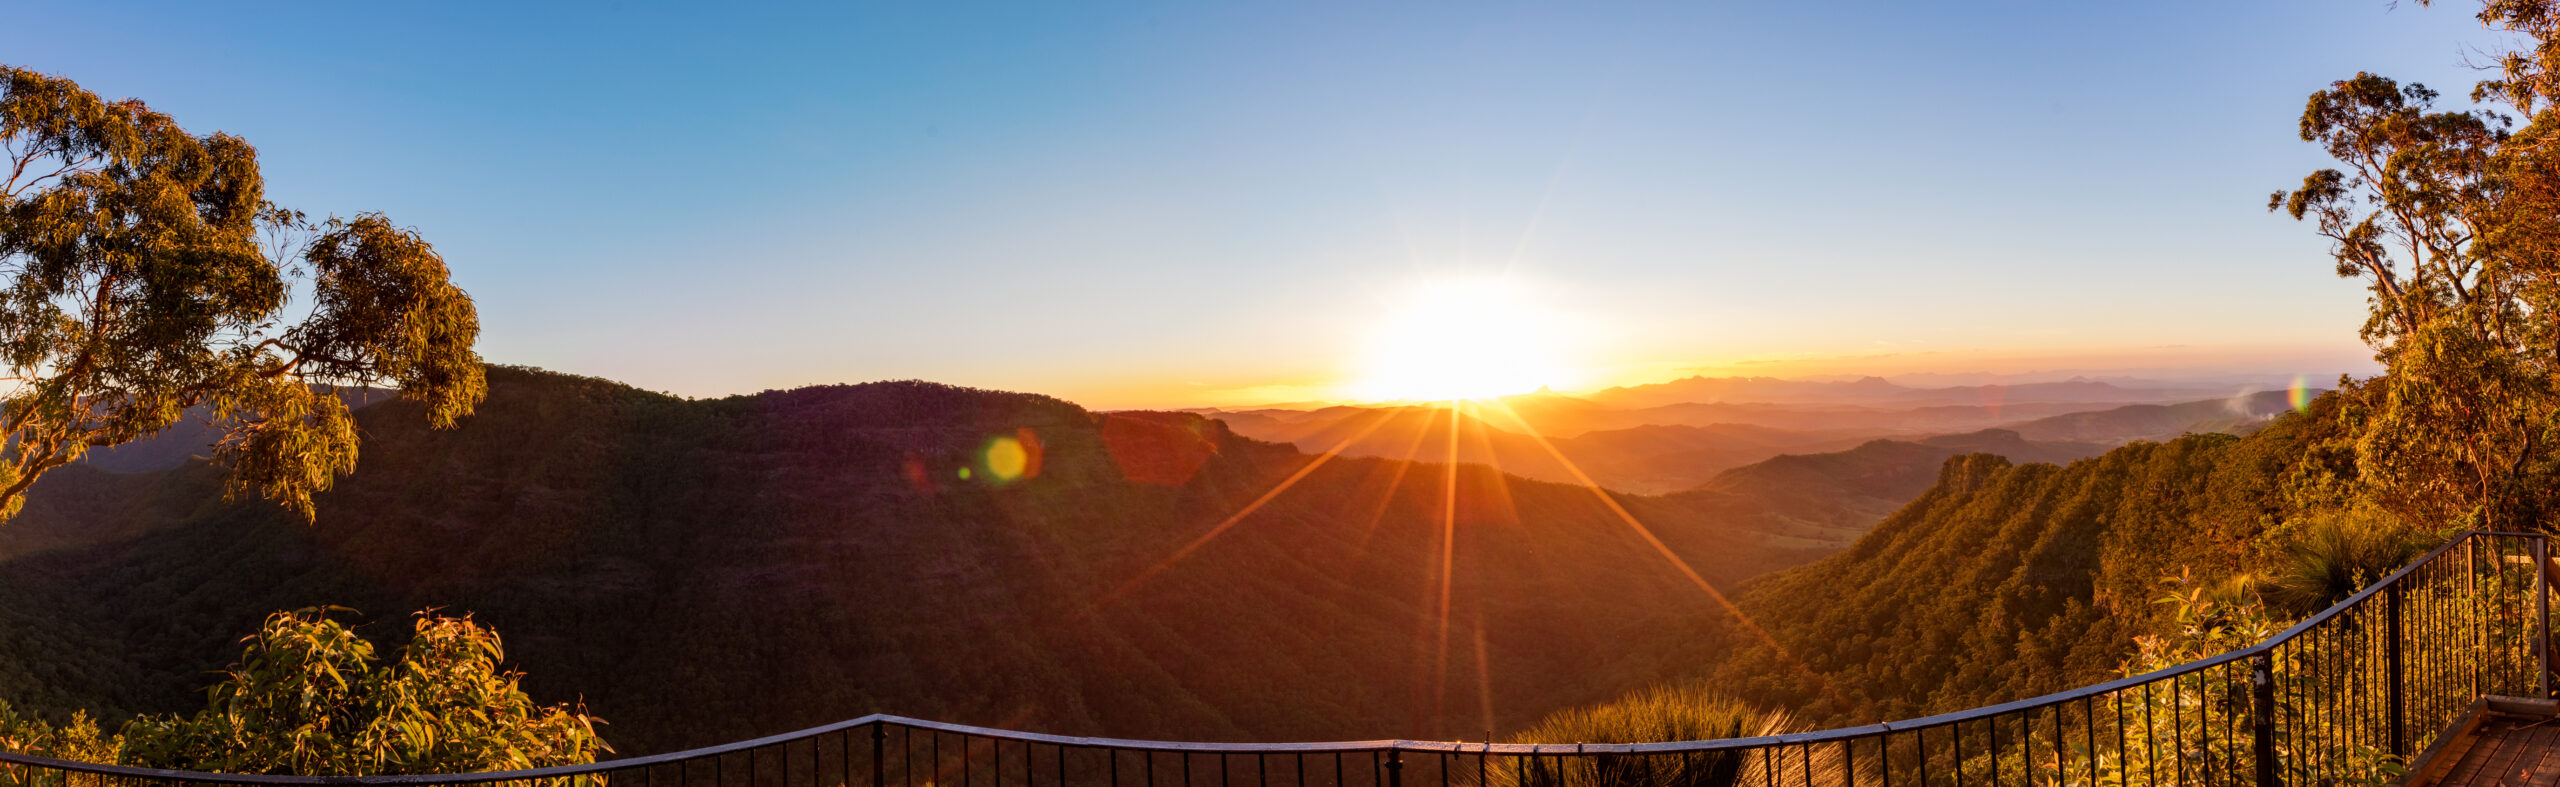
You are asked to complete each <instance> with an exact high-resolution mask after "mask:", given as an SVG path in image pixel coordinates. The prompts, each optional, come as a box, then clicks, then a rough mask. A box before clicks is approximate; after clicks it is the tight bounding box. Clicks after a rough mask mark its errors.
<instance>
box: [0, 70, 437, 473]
mask: <svg viewBox="0 0 2560 787" xmlns="http://www.w3.org/2000/svg"><path fill="white" fill-rule="evenodd" d="M0 156H5V159H0V285H5V289H0V367H5V368H0V438H5V440H6V448H5V449H0V520H5V519H7V518H9V517H12V516H14V515H15V514H16V513H17V511H18V510H19V508H20V506H21V505H22V504H23V503H24V502H25V499H26V492H27V488H28V487H29V485H31V484H33V483H35V481H36V479H37V478H39V477H40V476H42V475H43V474H44V473H45V472H46V471H47V470H51V469H53V468H56V467H60V466H62V465H64V464H68V463H70V462H73V461H76V460H78V459H79V458H80V457H81V456H82V454H83V453H85V452H87V451H89V450H91V449H95V448H100V447H105V446H113V445H117V444H120V443H124V442H127V441H131V440H135V439H138V438H143V437H147V436H150V435H152V434H155V433H158V432H160V431H161V430H164V429H166V428H168V427H170V426H171V425H173V424H176V423H178V422H179V421H180V420H181V419H183V418H186V417H188V416H187V414H188V413H189V411H190V410H191V409H193V410H196V411H197V412H200V413H205V414H207V415H208V416H209V417H210V418H211V419H213V423H215V424H217V425H218V426H219V427H220V428H221V432H222V436H221V438H220V440H219V442H218V443H217V444H216V446H215V450H214V453H215V458H216V460H217V461H219V462H221V463H223V464H225V465H226V466H228V468H229V469H230V476H229V478H230V480H229V484H228V491H229V492H230V493H232V494H234V495H241V494H256V495H259V496H262V497H265V498H268V499H271V500H275V501H278V502H280V503H282V504H283V505H285V506H286V507H288V508H290V509H292V510H295V511H297V512H299V513H300V514H302V515H303V516H304V517H305V519H306V520H307V519H308V518H310V517H311V516H312V513H313V509H312V503H311V496H312V494H313V493H315V492H318V491H321V490H324V489H327V488H328V487H329V485H330V483H331V482H332V480H333V479H335V478H336V477H337V476H339V475H342V474H345V473H348V472H352V471H353V470H354V469H355V461H356V449H357V442H358V440H357V434H356V429H355V422H354V419H353V417H352V415H351V414H350V413H349V411H348V408H347V406H346V404H345V403H344V401H343V400H342V399H340V398H339V396H338V395H337V392H336V387H337V386H340V385H378V384H389V385H394V386H397V387H398V388H399V390H400V393H401V394H402V395H403V396H405V397H407V398H410V399H414V400H416V401H418V402H420V403H422V404H423V407H424V410H425V412H426V417H427V418H428V420H429V421H430V422H431V423H432V424H433V425H435V426H437V427H439V428H449V427H451V426H452V425H453V424H454V423H455V421H456V419H458V418H460V417H462V416H464V415H468V414H469V413H470V412H471V410H472V408H473V407H474V406H476V405H477V403H478V402H479V401H480V399H481V398H482V396H483V394H484V391H485V383H484V381H483V380H482V377H481V364H480V359H479V356H478V355H477V354H475V353H474V352H473V351H472V343H473V341H474V340H475V339H476V338H477V337H478V335H479V330H480V329H479V318H478V316H477V313H476V312H475V310H474V309H473V307H472V303H471V299H470V297H469V296H468V295H466V294H465V293H464V292H463V291H462V290H461V289H460V288H458V287H455V286H454V284H453V282H452V281H451V276H450V274H449V273H448V271H447V270H446V267H445V264H444V260H443V259H442V258H441V257H438V256H437V254H436V252H435V249H434V247H433V246H431V245H429V244H428V243H427V242H426V241H425V240H424V239H422V238H420V237H419V236H418V235H417V233H415V232H413V231H410V230H407V229H404V228H401V227H399V226H398V225H395V224H393V223H392V222H391V220H390V219H388V218H385V217H384V216H382V215H380V214H372V213H368V214H359V215H357V216H355V217H353V218H334V217H333V218H329V219H326V220H313V219H311V218H309V217H307V216H306V215H305V214H303V213H302V212H299V211H295V210H291V209H287V208H284V207H280V206H277V205H275V204H273V203H270V202H268V201H267V200H266V198H265V192H264V182H263V181H262V179H261V177H260V174H259V171H258V155H257V150H256V149H255V148H253V147H251V146H250V145H249V143H248V142H247V141H245V140H242V139H240V138H239V137H235V136H232V135H229V134H224V133H219V132H217V133H213V134H207V135H196V134H191V133H189V132H187V131H186V130H185V129H183V128H180V127H179V126H178V124H177V123H176V122H175V121H173V120H171V119H170V118H169V116H168V115H165V114H162V113H160V112H156V111H153V110H152V109H150V108H149V107H147V106H145V105H144V104H143V103H142V102H141V101H139V100H135V99H124V100H119V101H108V100H104V99H101V98H99V97H98V96H97V95H96V94H94V93H91V92H90V91H88V90H86V89H83V88H81V87H80V86H79V85H78V84H75V83H73V82H72V81H71V80H68V79H63V78H60V77H55V76H49V75H45V74H39V73H36V72H33V71H29V70H26V69H22V68H14V67H7V66H0ZM297 295H301V296H302V298H301V299H300V300H303V302H300V303H297V300H298V299H297V297H296V296H297Z"/></svg>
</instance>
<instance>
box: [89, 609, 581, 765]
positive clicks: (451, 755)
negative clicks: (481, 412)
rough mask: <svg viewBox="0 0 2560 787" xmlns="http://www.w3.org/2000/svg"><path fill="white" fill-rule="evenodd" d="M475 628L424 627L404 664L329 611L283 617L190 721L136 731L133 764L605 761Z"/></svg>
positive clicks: (251, 643) (438, 622) (132, 731)
mask: <svg viewBox="0 0 2560 787" xmlns="http://www.w3.org/2000/svg"><path fill="white" fill-rule="evenodd" d="M504 657H505V651H504V649H503V648H502V646H501V645H500V642H499V639H498V635H497V634H496V633H495V632H492V631H490V630H488V629H486V628H482V627H481V626H479V625H478V624H475V623H473V622H472V621H471V619H470V618H468V617H462V618H450V617H442V616H436V615H432V614H422V615H420V616H419V617H418V620H417V623H416V628H415V632H414V635H413V636H412V638H411V639H410V641H409V643H408V645H407V646H405V647H404V648H402V650H401V653H400V656H399V658H398V660H396V661H393V662H391V663H388V664H385V663H382V662H381V661H379V660H378V659H376V658H375V656H374V652H373V646H372V645H371V644H370V643H367V642H366V641H365V640H364V639H363V638H361V637H358V636H357V635H356V634H355V632H354V631H352V630H350V629H348V628H347V627H346V626H344V625H341V624H340V623H338V622H337V621H335V620H332V619H330V618H329V617H328V616H327V613H326V612H325V611H322V610H303V611H300V612H292V613H277V614H275V615H272V616H269V617H268V618H267V622H266V625H265V626H264V627H263V628H262V629H261V630H260V631H259V632H258V633H257V634H256V635H255V636H252V637H250V638H249V639H248V640H247V647H246V648H245V649H244V650H243V651H242V652H241V656H240V663H239V664H238V665H236V666H234V667H233V668H232V669H231V670H230V671H229V672H228V674H227V675H226V676H225V678H224V680H223V681H222V682H221V683H218V684H215V685H214V686H213V687H212V688H211V689H210V690H208V691H207V703H206V708H205V709H204V710H203V711H201V712H198V713H197V714H195V715H194V716H192V717H188V718H183V719H182V718H171V717H143V718H140V719H136V720H135V721H134V722H133V723H131V724H129V725H127V726H126V728H125V730H124V732H123V734H122V735H123V737H122V741H121V749H120V755H119V756H120V758H121V761H123V762H125V763H127V764H135V765H145V766H151V767H163V768H180V769H190V770H212V771H221V772H227V773H273V774H288V773H289V774H306V775H370V774H411V773H467V772H474V771H490V770H515V769H524V768H538V767H546V766H552V765H569V764H576V763H585V762H593V761H594V760H595V756H596V754H598V753H600V752H609V751H611V750H612V749H611V748H610V747H607V746H606V745H605V744H604V741H603V739H602V738H601V737H599V736H597V734H596V732H595V725H596V724H597V723H598V722H597V721H596V720H595V719H594V718H593V717H590V716H588V715H586V714H585V712H584V709H583V708H576V707H570V706H539V705H536V704H534V702H533V700H532V699H531V698H529V697H527V696H526V695H525V693H524V692H523V690H522V689H520V688H518V687H517V685H516V684H517V681H518V679H519V678H520V677H521V675H520V674H519V673H514V672H509V671H506V670H505V669H503V668H502V667H501V666H500V663H501V661H502V660H503V659H504Z"/></svg>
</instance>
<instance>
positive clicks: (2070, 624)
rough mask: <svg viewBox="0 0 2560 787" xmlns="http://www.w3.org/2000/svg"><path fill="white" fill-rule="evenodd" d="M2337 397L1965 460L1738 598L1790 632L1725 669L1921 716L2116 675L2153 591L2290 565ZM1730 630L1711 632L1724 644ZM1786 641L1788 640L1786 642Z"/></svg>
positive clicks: (1740, 687) (1762, 690)
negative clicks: (2290, 547) (2236, 424)
mask: <svg viewBox="0 0 2560 787" xmlns="http://www.w3.org/2000/svg"><path fill="white" fill-rule="evenodd" d="M2337 409H2338V407H2337V402H2336V401H2334V399H2323V400H2322V401H2321V402H2320V404H2319V406H2317V407H2315V408H2314V409H2313V411H2312V412H2311V413H2308V414H2295V415H2288V416H2285V417H2282V418H2279V419H2277V420H2276V421H2274V422H2273V423H2272V424H2270V425H2269V426H2268V427H2267V428H2265V429H2262V430H2259V431H2257V432H2255V433H2253V434H2250V435H2248V436H2245V437H2235V436H2231V435H2226V434H2205V435H2192V436H2188V437H2183V438H2179V439H2177V440H2172V441H2169V442H2166V443H2151V442H2137V443H2134V444H2131V445H2127V446H2124V447H2121V448H2118V449H2115V450H2113V451H2110V452H2108V453H2106V454H2105V455H2103V456H2099V457H2097V458H2093V459H2087V460H2083V461H2078V462H2073V463H2071V464H2070V465H2068V466H2054V465H2049V464H2023V465H2021V464H2012V463H2010V462H2008V461H2006V460H2003V459H2000V458H1998V457H1994V456H1987V455H1979V454H1976V455H1968V456H1963V457H1958V458H1955V459H1951V460H1948V461H1947V462H1946V464H1945V466H1944V472H1943V474H1942V475H1941V477H1940V478H1939V479H1938V482H1937V484H1936V485H1935V486H1933V487H1931V488H1930V489H1929V490H1928V491H1927V492H1925V493H1923V494H1921V495H1920V496H1919V498H1918V499H1916V500H1913V501H1912V502H1911V503H1910V505H1908V506H1905V507H1904V508H1902V509H1901V510H1900V511H1897V512H1895V513H1894V514H1893V515H1891V516H1890V517H1888V518H1886V519H1885V520H1884V522H1883V523H1882V524H1880V525H1878V526H1877V527H1876V528H1875V529H1874V530H1873V531H1872V532H1870V533H1868V534H1867V535H1866V536H1865V537H1864V538H1862V539H1860V540H1859V541H1858V542H1857V544H1856V545H1855V546H1853V547H1852V548H1850V549H1849V550H1847V551H1845V552H1842V553H1840V554H1836V555H1833V556H1831V557H1829V558H1825V559H1823V560H1821V561H1817V562H1815V563H1812V564H1809V565H1805V566H1801V567H1798V568H1795V569H1791V570H1788V571H1784V572H1779V573H1776V574H1772V575H1769V576H1767V577H1764V578H1762V579H1761V580H1758V581H1755V582H1754V583H1752V585H1751V587H1750V588H1749V590H1748V591H1747V592H1746V593H1745V594H1744V597H1743V599H1742V602H1741V605H1742V608H1743V609H1744V611H1745V612H1746V613H1747V614H1748V615H1749V617H1750V618H1751V619H1752V620H1754V621H1756V622H1758V623H1759V624H1760V626H1761V628H1762V629H1763V630H1765V631H1766V632H1768V633H1769V634H1770V636H1771V637H1772V639H1773V640H1774V644H1775V645H1776V647H1772V646H1771V644H1770V643H1766V642H1759V641H1755V638H1753V637H1749V636H1745V635H1743V634H1741V633H1739V632H1737V631H1735V630H1733V629H1731V628H1730V627H1726V626H1723V625H1721V624H1714V625H1710V626H1706V627H1704V628H1708V629H1712V631H1700V632H1691V635H1692V637H1693V640H1694V641H1696V642H1701V643H1718V644H1720V645H1730V646H1732V647H1734V648H1736V649H1738V650H1739V651H1740V655H1739V656H1738V657H1735V658H1731V659H1725V660H1722V661H1721V662H1720V663H1719V664H1718V666H1717V668H1716V669H1715V679H1714V683H1715V684H1716V685H1718V686H1721V687H1724V688H1726V689H1728V690H1731V691H1735V692H1737V693H1740V694H1742V695H1744V696H1747V697H1750V698H1752V699H1754V700H1756V701H1759V702H1761V703H1764V704H1767V705H1770V706H1775V707H1791V708H1798V709H1801V711H1802V712H1804V713H1806V714H1808V715H1809V716H1811V717H1813V718H1817V719H1822V720H1826V721H1828V722H1832V723H1860V722H1866V721H1876V720H1883V719H1893V718H1909V717H1916V716H1922V715H1927V714H1930V713H1937V712H1943V711H1949V710H1957V709H1961V708H1966V707H1973V706H1978V705H1985V704H1991V703H1995V702H2002V701H2007V700H2011V699H2020V698H2025V697H2030V696H2035V695H2038V694H2043V693H2047V692H2051V691H2056V690H2060V689H2064V688H2068V687H2071V686H2076V685H2083V684H2087V683H2093V682H2098V681H2102V680H2105V679H2109V678H2112V677H2116V676H2119V675H2120V674H2121V672H2120V671H2119V670H2120V668H2121V667H2122V665H2123V663H2124V660H2125V659H2126V657H2127V656H2129V655H2130V654H2131V653H2132V650H2133V637H2134V636H2136V635H2138V634H2145V633H2157V632H2158V631H2160V630H2161V629H2162V628H2163V627H2164V626H2165V623H2164V622H2163V621H2164V619H2165V616H2166V615H2168V614H2169V611H2168V610H2167V609H2166V608H2164V607H2162V606H2161V605H2159V604H2157V603H2155V602H2156V601H2157V600H2158V599H2160V598H2162V597H2164V596H2166V595H2168V594H2169V593H2170V591H2171V590H2173V589H2174V588H2172V587H2169V586H2167V585H2166V584H2164V582H2165V581H2166V580H2170V579H2173V578H2176V577H2179V576H2180V575H2181V574H2182V573H2190V572H2191V573H2192V575H2193V576H2194V577H2197V578H2199V579H2200V581H2208V582H2210V581H2220V580H2224V579H2227V578H2230V577H2233V576H2236V575H2245V574H2252V573H2259V572H2264V571H2266V570H2268V569H2269V568H2270V567H2271V566H2272V565H2273V564H2274V563H2276V562H2278V558H2277V554H2278V553H2280V552H2281V548H2282V545H2283V544H2284V543H2286V541H2285V539H2286V538H2287V535H2288V531H2290V530H2293V529H2298V528H2299V527H2301V526H2302V523H2303V522H2305V521H2307V520H2309V519H2314V518H2317V517H2319V516H2324V514H2320V513H2317V512H2312V511H2306V510H2303V509H2302V507H2301V506H2300V505H2299V503H2298V502H2297V501H2299V500H2301V499H2303V497H2304V495H2302V494H2300V488H2301V487H2307V486H2316V485H2317V481H2316V479H2320V478H2323V477H2324V476H2326V475H2327V474H2328V473H2330V472H2332V471H2333V470H2334V469H2335V465H2334V463H2335V462H2336V461H2337V459H2338V458H2337V456H2336V455H2335V454H2334V453H2333V452H2330V451H2325V450H2321V448H2320V446H2321V444H2322V441H2323V440H2324V439H2326V438H2330V437H2334V436H2335V434H2336V433H2337V431H2338V426H2337V420H2336V411H2337ZM1710 647H1713V646H1710ZM1781 649H1783V655H1782V650H1781Z"/></svg>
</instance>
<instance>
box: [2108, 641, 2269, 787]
mask: <svg viewBox="0 0 2560 787" xmlns="http://www.w3.org/2000/svg"><path fill="white" fill-rule="evenodd" d="M2249 739H2250V743H2251V746H2250V751H2251V754H2253V755H2254V756H2255V757H2256V758H2257V760H2258V787H2283V785H2284V777H2283V776H2282V775H2280V771H2278V770H2277V768H2276V667H2275V655H2274V651H2273V650H2272V649H2270V650H2268V651H2266V652H2262V653H2259V654H2258V655H2257V656H2255V657H2252V658H2250V659H2249ZM2089 756H2090V758H2091V760H2092V761H2095V759H2096V758H2097V752H2096V751H2095V750H2094V749H2093V750H2091V752H2090V755H2089Z"/></svg>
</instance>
